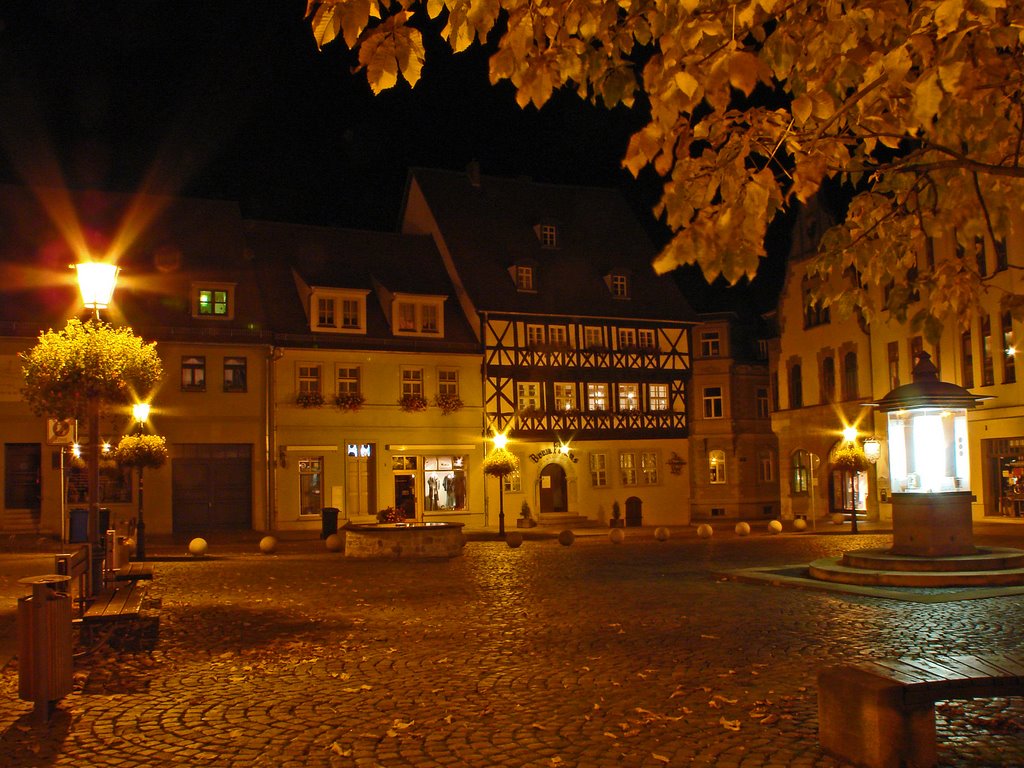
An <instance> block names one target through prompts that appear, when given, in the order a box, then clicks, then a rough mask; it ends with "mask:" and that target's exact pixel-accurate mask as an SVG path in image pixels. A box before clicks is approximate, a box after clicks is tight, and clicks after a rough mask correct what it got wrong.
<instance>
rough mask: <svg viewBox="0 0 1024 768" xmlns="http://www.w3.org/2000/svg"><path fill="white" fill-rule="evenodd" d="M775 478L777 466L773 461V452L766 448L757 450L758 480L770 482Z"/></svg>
mask: <svg viewBox="0 0 1024 768" xmlns="http://www.w3.org/2000/svg"><path fill="white" fill-rule="evenodd" d="M774 480H775V467H774V463H773V461H772V452H771V451H769V450H767V449H764V450H761V451H758V452H757V481H758V482H759V483H770V482H773V481H774Z"/></svg>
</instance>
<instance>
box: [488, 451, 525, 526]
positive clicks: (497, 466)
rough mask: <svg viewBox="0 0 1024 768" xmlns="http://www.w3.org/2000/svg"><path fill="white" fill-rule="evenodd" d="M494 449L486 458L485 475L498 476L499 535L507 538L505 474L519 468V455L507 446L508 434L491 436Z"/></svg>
mask: <svg viewBox="0 0 1024 768" xmlns="http://www.w3.org/2000/svg"><path fill="white" fill-rule="evenodd" d="M491 442H492V443H493V444H494V450H493V451H491V452H490V453H489V454H488V455H487V457H486V458H485V459H484V464H483V470H484V474H485V475H491V476H492V477H496V478H498V536H499V537H501V538H505V476H506V475H510V474H512V473H513V472H515V471H516V470H518V469H519V457H517V456H516V455H515V454H514V453H512V451H510V450H508V448H507V447H506V446H507V445H508V435H506V434H505V433H503V432H499V433H496V434H495V435H494V437H492V438H491Z"/></svg>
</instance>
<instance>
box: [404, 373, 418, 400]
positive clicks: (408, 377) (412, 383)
mask: <svg viewBox="0 0 1024 768" xmlns="http://www.w3.org/2000/svg"><path fill="white" fill-rule="evenodd" d="M406 395H419V396H420V397H422V396H423V369H422V368H403V369H402V396H403V397H404V396H406Z"/></svg>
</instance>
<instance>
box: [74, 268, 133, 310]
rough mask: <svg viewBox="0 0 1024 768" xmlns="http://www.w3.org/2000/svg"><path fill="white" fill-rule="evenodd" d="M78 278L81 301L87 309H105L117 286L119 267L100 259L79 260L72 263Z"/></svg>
mask: <svg viewBox="0 0 1024 768" xmlns="http://www.w3.org/2000/svg"><path fill="white" fill-rule="evenodd" d="M71 268H72V269H74V270H75V273H76V276H77V278H78V290H79V293H81V294H82V303H83V304H84V305H85V306H86V307H87V308H88V309H105V308H106V307H108V306H110V300H111V299H112V298H113V296H114V288H115V287H116V286H117V275H118V273H119V272H120V271H121V268H120V267H119V266H117V265H116V264H108V263H106V262H102V261H81V262H79V263H78V264H72V265H71Z"/></svg>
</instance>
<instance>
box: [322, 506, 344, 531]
mask: <svg viewBox="0 0 1024 768" xmlns="http://www.w3.org/2000/svg"><path fill="white" fill-rule="evenodd" d="M339 514H341V510H340V509H338V508H337V507H324V508H323V509H321V510H320V523H321V530H320V538H321V539H326V538H327V537H328V536H332V535H334V534H335V533H337V532H338V515H339Z"/></svg>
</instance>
